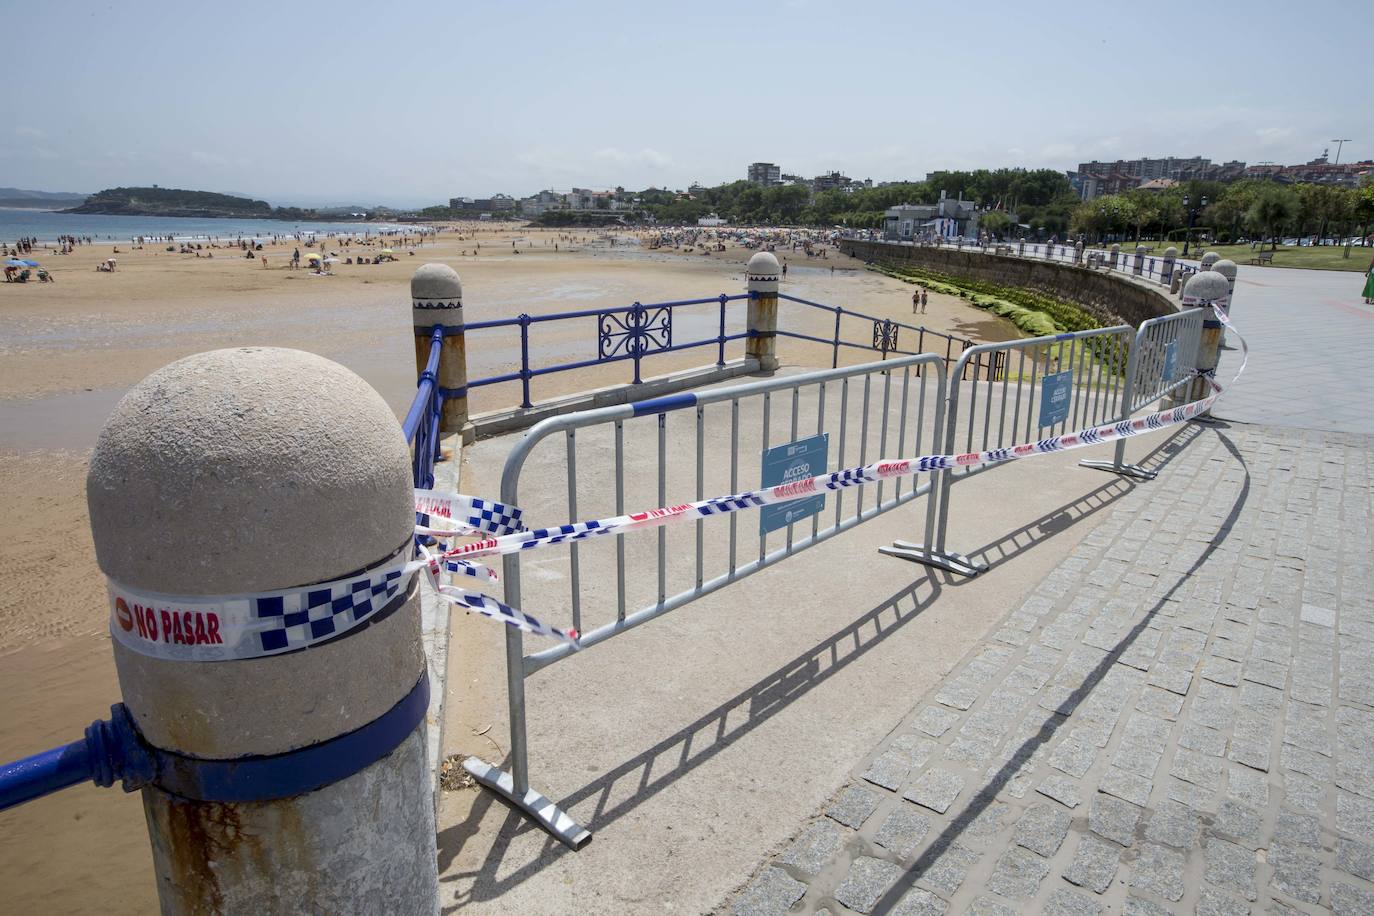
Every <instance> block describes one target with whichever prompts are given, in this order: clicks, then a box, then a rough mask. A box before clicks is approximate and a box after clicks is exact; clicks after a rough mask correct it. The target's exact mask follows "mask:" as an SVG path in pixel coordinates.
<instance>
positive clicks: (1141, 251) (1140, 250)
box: [1131, 245, 1145, 277]
mask: <svg viewBox="0 0 1374 916" xmlns="http://www.w3.org/2000/svg"><path fill="white" fill-rule="evenodd" d="M1144 272H1145V246H1144V245H1137V246H1135V264H1134V265H1133V266H1132V267H1131V273H1133V274H1135V275H1136V276H1137V277H1138V276H1140V275H1141V274H1143V273H1144Z"/></svg>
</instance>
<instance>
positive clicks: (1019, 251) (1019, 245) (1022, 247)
mask: <svg viewBox="0 0 1374 916" xmlns="http://www.w3.org/2000/svg"><path fill="white" fill-rule="evenodd" d="M1016 255H1017V257H1022V258H1024V257H1025V256H1026V240H1025V239H1024V238H1021V239H1017V240H1016Z"/></svg>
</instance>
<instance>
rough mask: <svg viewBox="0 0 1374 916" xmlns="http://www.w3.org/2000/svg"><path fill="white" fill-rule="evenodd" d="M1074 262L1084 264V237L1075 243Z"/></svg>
mask: <svg viewBox="0 0 1374 916" xmlns="http://www.w3.org/2000/svg"><path fill="white" fill-rule="evenodd" d="M1073 262H1074V263H1075V264H1082V263H1083V240H1082V239H1079V240H1078V241H1077V242H1075V243H1074V246H1073Z"/></svg>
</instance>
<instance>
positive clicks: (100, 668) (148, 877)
mask: <svg viewBox="0 0 1374 916" xmlns="http://www.w3.org/2000/svg"><path fill="white" fill-rule="evenodd" d="M459 234H461V235H463V236H464V237H463V238H461V239H460V238H458V235H459ZM569 235H572V236H576V237H577V238H579V239H582V238H584V237H585V239H586V241H585V242H581V241H577V242H571V243H570V242H569V241H567V239H566V237H567V236H569ZM512 240H514V241H515V242H516V245H517V246H519V250H520V252H521V253H520V254H519V255H516V254H513V253H512V251H513V249H512V247H511V242H512ZM555 242H556V243H557V245H558V251H556V252H555V250H554V247H553V246H554V244H555ZM478 243H480V245H481V249H480V253H477V254H474V253H473V252H475V251H476V250H477V249H476V245H477V244H478ZM384 244H385V243H384ZM384 244H379V245H375V246H373V247H371V248H363V247H359V246H350V247H349V248H348V249H347V250H345V249H344V248H343V247H342V246H340V245H337V244H334V245H330V248H331V250H333V251H339V253H340V257H341V258H344V257H349V256H357V255H360V254H361V255H369V256H370V255H373V254H375V253H376V251H377V250H379V249H380V248H381V247H384ZM111 247H112V246H110V245H94V246H85V247H81V248H78V249H77V253H76V254H73V255H68V256H58V255H55V254H52V253H48V252H43V251H36V252H35V253H34V254H33V257H34V258H35V259H37V260H39V261H41V262H42V263H43V265H44V266H45V267H46V268H48V269H49V270H51V271H52V272H53V274H54V276H55V278H56V282H55V283H51V284H45V283H37V282H30V283H28V284H0V356H3V359H0V431H3V435H0V498H3V500H4V505H5V507H6V511H5V513H4V516H3V518H2V519H0V574H2V575H3V577H4V580H5V582H6V584H7V585H8V589H7V590H6V592H5V595H4V597H0V690H3V692H4V695H5V696H6V698H7V702H6V703H5V704H4V706H3V712H0V756H3V758H4V759H5V760H12V759H16V758H18V757H21V756H24V755H27V754H31V753H35V752H37V751H40V750H44V749H46V748H49V747H52V746H55V745H58V744H62V743H66V742H69V741H74V740H77V739H78V738H79V737H80V736H81V734H82V730H83V729H84V728H85V726H86V725H87V724H89V723H90V722H91V721H92V720H93V719H96V718H105V717H108V715H109V707H110V705H111V704H112V703H114V702H116V701H117V700H118V699H119V693H118V686H117V683H116V679H115V673H114V666H113V662H112V658H111V653H110V649H109V646H108V645H107V642H108V639H109V636H108V632H107V623H106V621H107V610H106V607H105V598H104V582H103V580H102V578H101V576H100V573H99V570H98V568H97V567H96V564H95V558H94V550H93V547H92V544H91V536H90V530H89V523H88V518H87V515H86V503H85V475H86V467H87V463H88V462H89V459H90V450H91V447H92V446H93V445H94V443H95V438H96V436H97V434H98V432H99V430H100V428H101V426H102V425H103V424H104V421H105V419H106V417H107V416H108V414H109V412H110V410H111V409H112V408H113V407H114V405H115V404H116V403H117V402H118V400H119V398H120V397H121V396H122V395H123V393H124V392H125V391H127V389H128V388H129V387H130V386H131V385H133V384H135V383H136V382H137V381H139V380H140V379H142V378H143V377H144V376H146V375H147V374H148V373H150V372H152V371H153V370H155V369H157V368H159V367H161V366H163V365H166V364H167V363H169V362H171V361H173V360H175V359H178V358H180V357H183V356H187V355H189V354H192V353H196V352H200V351H203V350H209V349H214V348H218V347H231V346H245V345H265V346H284V347H295V348H299V349H303V350H309V351H311V352H315V353H319V354H321V355H323V356H326V357H328V358H330V359H334V360H337V361H338V362H340V363H342V364H344V365H345V366H348V367H349V368H351V369H353V370H354V371H356V372H358V373H359V374H360V375H362V376H363V377H364V378H365V379H367V380H368V381H369V382H370V383H371V384H372V385H373V386H374V387H376V388H377V390H378V391H380V392H381V393H382V395H383V396H384V397H385V398H386V399H387V401H388V402H389V403H390V404H391V405H392V406H393V407H394V408H395V409H396V410H397V411H398V412H401V411H403V410H404V409H405V407H406V406H407V405H408V404H409V402H410V399H411V397H412V395H413V392H414V386H415V366H414V350H413V344H412V336H411V319H410V301H409V286H408V283H409V279H410V276H411V274H412V273H413V272H414V270H415V269H416V268H417V267H418V266H420V265H421V264H423V263H425V262H427V261H438V262H441V263H447V264H450V265H451V266H453V267H454V268H455V269H456V270H458V271H459V273H460V274H461V276H462V279H463V285H464V302H465V315H466V319H467V321H469V322H475V321H482V320H488V319H494V318H504V317H512V316H515V315H518V314H520V313H522V312H524V313H528V314H531V315H539V314H548V313H552V312H559V311H570V310H574V309H588V308H606V307H611V306H624V305H628V304H629V303H631V302H634V301H641V302H655V301H665V300H670V299H682V298H696V297H714V296H717V295H719V294H720V293H729V294H735V293H739V292H743V290H744V286H745V281H744V274H743V265H744V262H745V261H746V260H747V259H748V257H749V256H750V255H751V254H752V252H751V251H749V250H747V249H745V248H742V247H731V248H729V249H728V250H727V251H725V252H712V253H711V254H710V255H702V254H701V253H700V251H699V250H698V251H693V252H690V253H688V252H682V251H674V250H671V249H666V250H659V251H648V250H646V249H645V248H643V247H636V246H633V245H626V244H624V242H623V241H622V242H621V243H618V244H617V245H616V246H615V248H611V247H610V246H609V243H608V242H607V241H605V240H603V239H599V234H598V233H596V232H593V231H590V230H567V231H565V230H544V231H540V230H531V229H520V228H512V227H509V226H497V227H489V226H483V227H480V228H478V227H473V226H468V227H465V228H464V229H463V230H462V232H461V233H458V232H455V233H449V232H445V233H443V234H441V235H440V236H439V237H438V239H437V241H432V242H427V243H426V244H424V245H422V246H420V247H419V248H417V249H415V254H414V255H413V256H412V255H411V254H410V253H409V250H410V249H409V248H404V247H402V246H400V245H393V246H392V247H393V248H395V250H396V252H397V255H398V256H399V260H398V261H395V262H392V263H386V264H381V265H348V264H343V263H340V264H337V265H334V266H333V271H334V275H333V276H324V277H320V276H314V275H313V274H311V273H309V272H308V271H306V270H304V269H301V270H291V269H290V268H289V264H288V262H289V258H290V255H291V251H292V249H293V248H294V247H295V246H294V245H280V244H279V245H277V246H268V247H267V248H266V249H265V250H264V251H263V252H260V253H257V252H255V257H254V259H253V260H251V261H250V260H248V259H246V258H244V257H243V256H242V252H238V255H237V256H235V251H236V249H217V250H213V251H214V254H215V257H214V258H213V259H206V258H204V257H202V258H196V257H194V256H192V255H181V254H176V253H173V252H166V251H164V250H163V246H161V245H152V244H149V245H147V246H146V247H145V248H144V249H143V250H141V251H129V250H128V249H129V246H128V244H127V243H121V244H119V245H118V247H119V249H120V252H119V253H118V254H117V255H114V256H115V257H117V258H118V267H117V269H116V271H115V272H114V273H97V272H96V271H95V269H94V267H95V264H96V263H97V262H98V261H100V260H102V259H103V258H105V257H108V256H110V255H111V254H112V252H111ZM301 250H302V253H305V252H306V251H307V250H309V249H306V248H304V247H302V248H301ZM264 254H265V255H266V256H267V259H268V264H267V267H266V268H264V267H263V264H262V261H261V259H260V258H261V257H262V255H264ZM778 255H779V257H780V258H785V259H786V261H787V263H788V265H789V273H788V277H787V279H786V280H785V281H784V284H783V291H784V292H787V293H790V294H792V295H796V296H800V297H803V298H806V299H812V300H815V301H818V302H826V303H836V304H842V305H844V306H846V307H848V308H851V309H855V310H858V311H863V312H867V313H870V314H873V315H875V316H877V317H880V318H892V319H894V320H900V321H906V322H909V323H913V324H924V325H926V326H927V327H929V328H931V329H935V330H941V331H945V332H950V333H954V334H958V335H960V336H967V337H972V338H973V339H975V340H978V341H985V340H1002V339H1007V338H1010V337H1014V336H1016V334H1015V329H1014V328H1012V327H1011V326H1010V325H1009V324H1008V323H1006V322H1003V321H1001V320H1000V319H995V318H991V317H990V316H988V315H987V313H984V312H981V311H978V310H977V309H974V308H973V307H971V306H969V305H967V304H966V303H964V302H963V301H961V300H959V299H957V298H952V297H946V296H940V295H936V294H932V295H931V296H930V305H929V313H928V314H926V315H924V316H914V317H915V319H916V320H914V321H913V316H912V315H911V291H912V289H913V287H911V286H909V285H907V284H904V283H901V282H899V281H896V280H892V279H890V278H888V277H885V276H882V275H879V274H876V273H872V272H868V271H866V270H864V269H863V265H862V264H860V263H858V262H856V261H854V260H853V259H850V258H846V257H844V256H842V255H839V254H838V253H836V252H834V251H830V252H829V257H828V258H827V259H825V260H820V259H814V258H806V257H805V256H804V255H803V254H802V253H801V252H800V251H798V252H790V251H780V252H778ZM832 267H834V268H835V270H834V271H833V273H832V271H831V268H832ZM784 305H785V306H788V305H790V304H787V303H785V304H784ZM736 307H738V308H739V309H740V311H741V313H742V307H743V303H738V304H737V305H736ZM713 308H714V306H708V307H706V309H703V311H702V313H701V317H700V318H696V317H688V318H685V319H681V320H682V323H683V324H684V325H685V326H686V327H685V328H675V334H681V333H684V332H685V331H693V333H698V332H699V333H700V336H701V337H703V338H704V337H709V336H713V335H714V334H715V324H714V321H715V319H714V318H711V317H710V316H709V315H708V314H707V313H708V312H709V311H710V309H713ZM780 322H781V324H782V326H783V327H786V328H791V329H795V330H798V331H801V332H804V333H812V334H816V335H817V336H824V337H827V338H828V337H829V335H830V334H831V332H832V330H833V316H832V315H831V314H830V313H826V312H822V311H820V310H811V309H804V308H801V307H797V308H795V309H792V308H786V307H785V308H784V309H783V310H782V317H781V318H780ZM564 324H567V323H564ZM536 328H537V330H535V331H532V334H531V344H532V346H531V352H532V359H533V361H534V363H535V364H536V365H549V364H552V363H556V362H567V361H571V360H574V359H578V358H586V357H587V356H588V354H590V355H591V356H595V346H596V345H595V323H594V322H593V321H592V320H591V319H587V320H586V322H585V323H579V324H574V325H573V326H572V327H570V328H559V327H555V326H552V325H539V326H536ZM693 329H697V330H696V331H694V330H693ZM867 333H868V330H867V329H866V328H864V327H862V326H860V325H859V324H856V325H855V326H854V327H852V328H847V329H846V335H847V336H848V337H849V338H850V339H855V340H858V341H861V342H862V341H863V338H864V336H865V335H866V334H867ZM678 339H681V338H680V337H679V338H678ZM913 344H914V341H909V340H907V339H905V337H904V338H903V339H902V340H901V345H902V347H903V348H908V347H911V346H912V345H913ZM932 349H933V348H932ZM739 350H740V345H739V344H735V345H734V349H733V350H731V351H729V354H728V355H730V356H735V355H738V353H739ZM956 352H957V348H956ZM468 353H469V359H470V369H469V373H470V375H471V376H481V375H491V374H496V373H497V372H502V371H510V369H511V368H512V367H513V366H518V359H519V338H518V331H516V330H515V329H505V330H493V331H491V332H474V333H472V334H470V335H469V336H468ZM830 355H831V354H830V347H828V346H820V345H815V344H803V343H801V342H799V341H794V340H786V339H783V340H781V341H780V342H779V356H780V358H781V359H782V361H783V363H784V364H787V365H810V366H817V367H819V366H828V365H829V364H830ZM874 355H875V354H873V353H872V351H865V350H850V351H842V356H841V364H850V363H856V362H861V361H865V360H867V359H871V358H873V356H874ZM714 356H715V350H714V348H713V347H706V348H702V349H700V350H689V351H685V352H681V353H675V354H669V355H665V356H661V357H652V358H649V359H648V360H647V361H646V362H645V369H644V371H645V374H646V376H647V375H655V374H661V373H663V372H667V371H671V370H675V369H681V368H687V367H689V366H696V365H702V364H705V363H709V362H713V361H714ZM630 371H631V370H630V366H629V364H628V363H620V364H614V365H607V366H596V367H591V368H589V369H586V370H581V371H579V372H577V373H564V374H559V375H551V376H547V377H542V378H538V379H536V380H535V381H534V384H533V397H534V399H535V400H536V401H538V400H541V399H546V398H549V397H552V396H555V395H559V394H565V393H568V392H570V391H574V390H582V389H585V388H591V387H598V386H601V385H608V384H615V383H623V382H628V381H629V379H630ZM519 396H520V392H519V386H518V384H506V385H498V386H492V387H489V388H485V389H480V390H478V391H476V392H474V395H473V409H474V411H480V410H488V409H495V408H501V407H510V406H514V405H515V404H517V403H518V402H519ZM458 632H460V633H461V632H462V630H461V629H460V630H459V631H458ZM462 650H463V647H462V646H461V645H455V646H454V651H455V652H459V653H460V652H462ZM474 667H480V666H477V665H475V666H474ZM498 686H499V685H498ZM140 809H141V805H140V803H139V799H138V798H137V797H136V796H129V795H125V794H124V793H123V792H121V791H119V790H118V789H106V790H102V789H96V788H94V787H91V786H86V787H81V788H77V789H72V790H67V791H65V792H62V793H59V794H58V795H56V796H51V797H49V798H46V799H41V800H39V801H36V802H31V803H29V804H28V805H24V806H22V807H20V808H17V809H15V810H13V811H10V812H7V813H5V814H0V886H3V887H4V888H5V893H6V902H5V906H4V907H0V909H9V910H11V911H13V912H46V913H66V912H73V913H75V912H88V911H91V910H96V909H98V910H100V911H102V912H107V913H143V912H149V911H153V910H155V909H156V895H155V888H154V886H153V881H152V870H151V860H150V854H149V848H148V840H147V836H146V830H145V827H144V824H143V818H142V815H141V811H140ZM73 863H79V868H80V880H72V864H73Z"/></svg>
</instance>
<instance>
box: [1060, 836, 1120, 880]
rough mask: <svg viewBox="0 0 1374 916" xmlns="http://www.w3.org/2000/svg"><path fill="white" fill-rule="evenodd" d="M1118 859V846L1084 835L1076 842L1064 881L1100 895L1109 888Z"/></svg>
mask: <svg viewBox="0 0 1374 916" xmlns="http://www.w3.org/2000/svg"><path fill="white" fill-rule="evenodd" d="M1120 859H1121V847H1120V846H1117V845H1116V844H1114V843H1109V842H1107V841H1106V840H1099V839H1098V838H1097V837H1095V836H1093V835H1091V834H1085V835H1084V836H1083V837H1082V839H1080V840H1079V842H1078V849H1077V851H1076V852H1074V855H1073V862H1072V863H1071V864H1070V865H1069V868H1068V870H1067V871H1065V872H1064V880H1065V881H1068V882H1069V883H1070V884H1077V885H1078V886H1079V887H1085V888H1087V889H1088V890H1091V891H1093V892H1095V893H1098V894H1100V893H1102V892H1103V891H1105V890H1106V889H1107V888H1109V887H1111V884H1112V879H1113V878H1115V877H1116V868H1117V863H1118V862H1119V861H1120Z"/></svg>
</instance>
